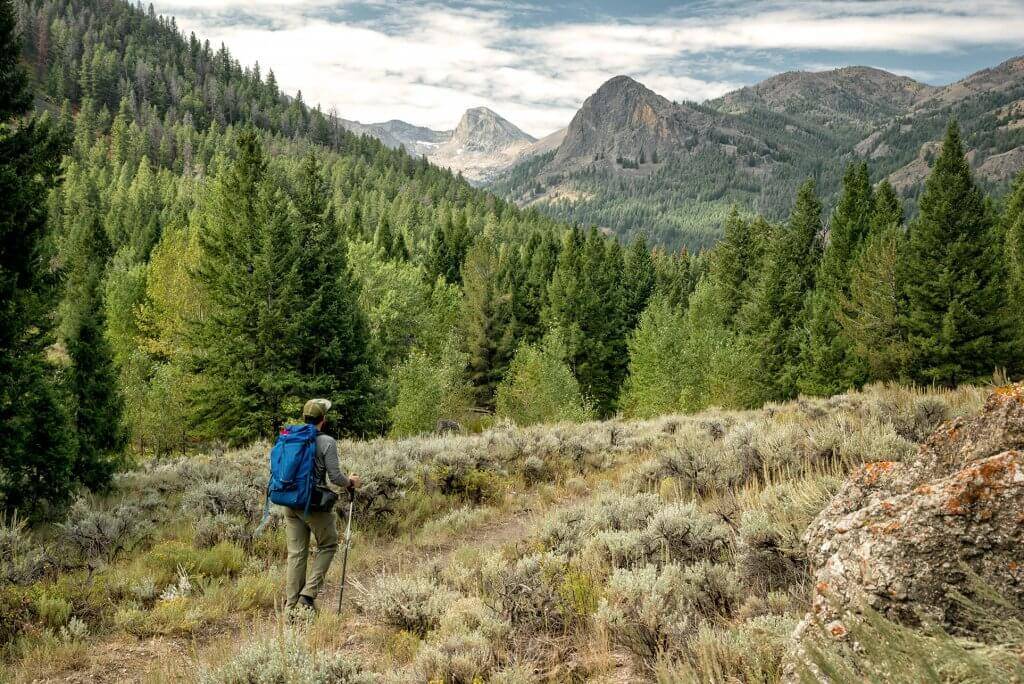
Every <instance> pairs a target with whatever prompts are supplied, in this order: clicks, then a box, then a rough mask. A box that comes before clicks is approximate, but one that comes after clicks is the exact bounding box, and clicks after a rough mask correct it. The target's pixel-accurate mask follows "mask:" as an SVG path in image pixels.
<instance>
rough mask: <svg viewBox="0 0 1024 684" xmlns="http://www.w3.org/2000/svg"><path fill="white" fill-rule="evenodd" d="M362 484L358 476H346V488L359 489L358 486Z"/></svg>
mask: <svg viewBox="0 0 1024 684" xmlns="http://www.w3.org/2000/svg"><path fill="white" fill-rule="evenodd" d="M361 484H363V481H362V479H361V478H360V477H359V476H358V475H349V476H348V486H349V487H350V488H352V489H359V485H361Z"/></svg>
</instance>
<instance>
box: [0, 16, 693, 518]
mask: <svg viewBox="0 0 1024 684" xmlns="http://www.w3.org/2000/svg"><path fill="white" fill-rule="evenodd" d="M14 8H15V9H16V11H17V15H16V17H15V18H16V21H17V24H16V25H15V26H11V27H9V29H10V30H11V31H12V34H11V35H12V36H16V35H18V34H20V35H21V36H22V37H23V38H24V40H23V41H22V50H23V52H22V57H23V59H22V61H23V64H24V66H25V67H27V71H28V72H29V74H30V75H31V76H32V77H33V80H32V82H34V84H35V93H36V97H35V102H36V109H37V111H43V112H47V113H48V115H49V118H50V120H51V121H52V124H49V126H50V128H51V129H52V132H53V134H54V135H53V139H54V141H55V144H60V143H61V141H63V143H64V144H65V147H64V156H63V159H62V161H61V167H60V173H59V177H58V179H59V180H60V181H61V182H60V183H59V184H57V185H55V187H54V189H53V190H52V191H50V192H49V195H48V196H47V197H45V201H43V198H39V203H40V204H41V205H45V208H46V209H47V214H48V231H47V234H48V235H49V236H50V237H48V238H46V239H45V241H44V242H43V243H40V244H41V245H42V247H41V249H42V248H45V253H42V252H41V253H40V256H39V259H38V260H35V261H33V262H32V263H31V267H33V268H37V269H43V270H44V271H46V273H45V274H43V275H45V277H46V279H48V280H51V281H56V284H57V287H56V288H51V289H49V290H48V291H47V295H48V296H49V297H51V300H50V302H51V304H50V306H52V307H53V309H54V311H55V314H56V315H55V316H51V317H48V318H47V319H46V320H47V321H52V322H53V323H54V325H53V326H52V333H51V334H48V335H46V336H45V339H44V338H43V337H40V338H38V344H42V345H44V346H45V347H46V348H47V350H48V351H47V357H48V359H49V361H48V368H50V372H51V373H52V374H54V377H53V380H54V387H55V389H56V391H58V392H59V393H60V394H61V395H62V397H63V399H62V401H61V402H60V403H61V405H65V406H67V407H68V412H69V415H68V419H69V421H70V422H71V424H72V425H73V426H74V427H73V428H71V427H69V428H68V433H69V434H78V435H79V436H80V439H81V441H82V446H83V447H85V446H86V445H88V453H89V454H91V455H90V456H89V457H88V459H87V460H90V461H95V462H96V463H104V464H107V465H105V466H104V467H103V469H102V470H103V473H104V474H101V475H98V476H97V478H95V481H87V482H85V483H86V484H90V485H101V484H102V482H103V481H104V480H105V479H106V478H107V477H109V473H110V469H111V467H114V466H115V461H116V460H117V459H118V457H117V454H119V453H120V452H121V451H122V449H123V447H124V446H125V444H126V441H127V443H128V445H130V446H131V448H132V450H134V451H135V452H138V453H157V454H159V453H166V452H168V451H171V450H175V449H182V448H185V447H186V446H187V445H188V444H191V443H194V442H195V441H196V440H202V439H211V438H216V439H229V440H231V441H236V442H238V441H246V440H251V439H253V438H256V437H259V436H263V435H266V434H268V433H270V432H271V431H272V430H273V429H274V428H275V426H276V425H279V424H280V423H281V421H282V420H284V418H285V417H286V416H289V415H292V414H293V413H294V411H295V410H297V407H298V406H299V405H300V399H301V398H302V397H304V396H306V395H309V394H330V395H331V396H332V397H336V398H337V401H336V403H337V405H338V406H339V407H340V408H341V413H340V416H339V417H340V420H339V421H338V422H339V424H338V426H337V427H338V429H339V430H340V431H341V432H343V433H345V434H373V433H380V432H382V431H386V430H388V429H389V427H392V428H394V429H395V430H398V431H402V432H416V431H420V430H424V429H430V428H432V427H433V425H434V422H435V421H436V420H437V419H438V418H440V417H448V418H457V419H470V418H472V414H471V413H469V411H470V410H471V409H474V408H476V407H481V408H484V409H488V408H491V407H493V406H494V403H495V391H496V387H497V385H498V383H499V382H500V380H501V379H502V377H503V376H504V374H505V373H504V372H505V369H506V368H507V367H508V365H509V364H510V363H511V361H512V357H513V355H514V353H515V351H516V349H517V348H518V346H519V343H520V342H521V341H527V342H538V343H539V340H540V338H541V337H542V333H543V330H544V329H545V326H544V324H542V321H541V319H542V315H541V314H542V309H549V308H551V307H549V306H548V302H549V299H552V297H553V301H554V302H556V303H555V304H552V305H551V306H556V305H558V304H557V301H558V297H557V296H555V295H551V296H549V293H548V288H547V285H548V282H549V281H550V280H551V279H552V274H553V273H554V271H555V270H556V268H557V267H558V265H559V254H560V251H561V245H562V232H563V230H564V229H563V227H561V226H559V225H558V224H556V223H554V222H552V221H550V220H549V219H546V218H543V217H541V216H540V215H538V214H535V213H529V212H527V213H524V212H521V211H519V210H517V209H516V208H515V207H514V206H512V205H509V204H506V203H505V202H502V201H500V200H497V199H495V198H494V197H493V196H491V195H488V194H486V193H484V192H481V191H477V190H474V189H472V188H471V187H469V186H468V185H467V184H466V183H465V182H463V181H462V180H460V179H458V178H456V177H453V176H452V175H451V174H449V173H447V172H445V171H442V170H439V169H437V168H435V167H433V166H431V165H429V164H428V163H427V162H425V161H423V160H414V159H412V158H411V157H409V156H408V155H406V154H405V153H404V152H401V151H395V150H389V149H387V148H385V147H384V146H383V145H381V144H380V143H379V142H377V141H375V140H373V139H371V138H368V137H361V138H360V137H356V136H353V135H351V134H349V133H347V132H346V131H345V130H344V129H343V128H342V127H341V126H340V125H339V124H338V122H337V121H336V120H335V119H333V118H332V117H329V116H326V115H324V114H323V113H322V112H321V111H320V110H319V109H317V108H310V107H308V106H307V105H305V104H304V103H303V102H302V98H301V94H299V95H297V96H296V97H294V98H292V97H288V96H286V95H284V94H283V93H281V92H280V91H279V89H278V88H277V85H276V83H275V79H274V75H273V72H272V70H267V72H266V75H265V76H264V75H263V73H262V72H261V69H260V68H259V67H258V66H255V65H254V66H252V67H243V66H241V65H240V64H239V63H238V62H237V61H236V60H234V59H233V58H232V57H231V55H230V53H229V52H228V50H227V49H226V48H225V47H223V46H221V47H220V48H219V49H216V50H215V49H213V48H212V47H211V46H210V45H209V44H208V43H202V42H200V41H199V40H198V39H197V38H196V37H194V36H191V37H189V38H185V37H184V36H182V35H180V33H179V32H178V31H177V30H176V28H175V25H174V22H173V20H172V19H166V18H162V17H157V16H155V15H154V14H153V12H152V11H151V10H150V11H149V12H146V11H143V10H142V9H141V7H132V6H130V5H127V4H125V3H121V2H90V1H88V0H83V1H77V0H76V1H75V2H28V3H17V4H16V5H15V6H14ZM13 46H14V44H13V43H9V47H13ZM54 149H59V148H54ZM42 208H44V207H43V206H40V207H38V208H37V209H42ZM40 215H41V214H40ZM574 240H575V242H572V243H571V244H572V245H573V246H574V249H573V250H570V252H572V254H573V259H572V260H571V261H569V262H567V264H566V265H565V266H563V267H562V269H563V270H564V271H566V273H565V276H564V277H565V278H568V279H570V280H572V279H576V278H587V279H591V280H592V281H593V285H590V284H588V285H587V287H591V286H592V287H594V288H598V287H604V288H612V289H614V290H615V291H614V292H611V291H608V290H607V289H606V290H604V291H598V290H594V291H593V294H594V298H593V300H592V301H591V304H590V306H589V308H580V307H577V306H575V305H573V303H572V302H573V298H577V297H581V296H584V295H583V294H581V291H580V289H579V288H578V287H576V285H575V284H567V285H566V288H565V292H564V295H563V297H564V300H563V304H562V306H564V307H565V308H566V310H567V311H568V312H569V313H568V314H567V315H568V316H570V317H572V320H571V321H569V322H573V321H577V320H580V321H584V320H590V319H588V318H587V317H592V319H593V320H595V321H600V324H599V325H602V326H605V329H606V332H604V333H601V334H600V335H595V334H591V335H588V336H586V338H585V339H583V338H582V337H579V336H577V338H576V339H573V340H570V341H569V344H571V345H572V346H571V348H570V349H569V353H571V354H572V355H573V358H574V360H576V361H577V363H578V364H579V365H578V368H577V371H578V375H579V377H580V380H581V382H582V383H583V388H584V391H585V392H586V394H587V395H588V396H594V397H598V398H599V399H598V401H599V409H600V410H601V411H603V412H607V411H610V410H611V409H612V406H613V399H614V396H615V394H616V392H617V386H618V385H617V384H616V383H620V382H621V378H622V375H623V373H624V368H625V358H624V356H623V354H622V350H623V349H624V347H625V337H626V334H627V332H628V329H627V328H626V327H625V325H624V323H623V321H624V320H625V318H626V317H627V316H628V317H629V318H630V320H635V319H636V317H637V316H638V315H639V311H640V310H641V309H642V307H643V305H644V303H645V299H646V296H647V295H648V294H649V293H650V288H651V287H653V280H654V279H655V274H654V270H652V271H651V272H650V273H647V274H646V275H647V276H650V278H651V282H648V281H647V280H645V281H644V282H643V283H641V285H639V287H641V289H642V291H640V292H639V293H638V294H636V295H631V296H630V298H629V301H630V306H631V307H632V308H631V309H630V310H629V311H628V312H627V311H626V309H625V308H624V307H625V304H624V301H625V295H624V294H623V292H622V291H621V288H623V287H624V286H623V279H622V277H621V271H622V269H623V268H624V265H625V263H626V261H627V259H626V257H625V256H624V255H623V253H622V251H621V250H620V249H619V246H618V244H617V243H615V242H613V241H608V240H605V239H603V238H602V237H600V236H599V235H597V234H596V233H592V234H591V235H590V236H589V237H586V236H584V235H583V234H576V236H575V238H574ZM584 242H585V243H586V254H585V258H584V254H583V251H584ZM640 251H641V252H642V253H643V254H644V256H645V259H646V260H645V264H647V265H648V266H650V267H651V269H656V270H657V272H658V275H657V277H658V278H660V280H661V281H662V282H664V283H665V287H664V289H665V291H666V292H672V293H673V295H672V296H674V297H679V296H681V293H683V292H685V291H686V290H687V288H688V287H689V286H688V285H687V284H686V283H687V282H688V273H689V270H688V269H689V259H688V258H687V257H686V256H685V255H682V256H678V257H669V256H661V257H658V258H657V259H655V260H654V261H652V260H650V259H649V258H647V256H648V255H647V252H646V249H642V250H640ZM12 258H14V257H12ZM464 262H465V263H464ZM601 283H603V285H602V284H601ZM41 320H42V319H39V318H38V317H37V320H36V323H37V324H38V323H40V322H41ZM545 320H547V319H545ZM584 324H585V326H586V328H587V329H591V326H590V324H589V323H584ZM48 327H49V326H48ZM612 350H615V351H614V353H613V351H612ZM543 359H544V360H546V359H547V357H543ZM558 363H562V361H561V360H560V359H559V360H558ZM588 369H589V370H588ZM600 383H611V384H609V386H608V387H607V388H605V387H598V384H600ZM15 386H16V383H13V382H12V383H11V384H9V385H7V386H6V388H5V391H7V390H10V391H13V390H14V389H15ZM12 401H13V395H10V394H8V395H7V398H6V399H5V402H12ZM581 401H582V399H581ZM588 405H589V404H588ZM581 410H582V409H581ZM76 428H77V429H76ZM67 447H68V452H65V453H70V451H71V450H73V448H72V447H71V446H70V445H67ZM70 458H71V457H70V456H69V455H66V456H62V457H61V458H59V459H51V460H52V461H53V462H54V463H55V464H57V463H61V462H62V459H70ZM80 458H84V457H80ZM5 467H10V468H15V467H17V466H16V464H11V465H5ZM53 467H54V468H55V469H54V470H52V471H50V472H51V473H57V472H61V473H63V472H66V471H65V470H64V468H66V467H67V466H66V464H64V465H60V467H59V468H60V469H56V468H57V466H56V465H54V466H53ZM73 484H74V478H73V477H69V476H64V475H61V476H60V477H58V478H55V482H54V487H55V489H54V491H53V492H52V496H53V497H58V498H59V497H60V496H61V495H62V492H63V491H65V490H66V489H67V488H68V487H70V486H72V485H73ZM49 496H50V494H48V495H47V496H46V497H40V505H42V504H43V503H44V502H45V500H46V499H47V498H49ZM17 505H19V503H18V502H17V501H15V500H6V503H5V505H4V507H5V508H10V507H12V506H17Z"/></svg>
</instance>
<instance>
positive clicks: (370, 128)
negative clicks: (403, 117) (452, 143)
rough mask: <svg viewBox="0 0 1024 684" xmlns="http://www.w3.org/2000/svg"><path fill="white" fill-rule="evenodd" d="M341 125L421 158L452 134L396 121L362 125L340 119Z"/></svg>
mask: <svg viewBox="0 0 1024 684" xmlns="http://www.w3.org/2000/svg"><path fill="white" fill-rule="evenodd" d="M341 125H342V126H344V127H345V128H346V129H348V130H349V131H351V132H352V133H355V134H357V135H369V136H372V137H374V138H377V139H378V140H380V141H381V142H382V143H384V144H385V145H387V146H388V147H390V148H392V149H398V148H399V147H405V150H406V152H408V153H409V154H413V155H416V156H421V157H422V156H425V155H427V154H430V152H432V151H433V150H434V148H436V147H437V146H438V145H440V144H441V143H443V142H444V141H445V140H447V139H448V138H449V137H450V136H451V134H452V132H451V131H435V130H433V129H430V128H427V127H425V126H414V125H413V124H409V123H406V122H404V121H399V120H398V119H392V120H391V121H385V122H384V123H376V124H363V123H359V122H358V121H349V120H348V119H341Z"/></svg>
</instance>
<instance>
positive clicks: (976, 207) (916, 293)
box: [901, 121, 1007, 385]
mask: <svg viewBox="0 0 1024 684" xmlns="http://www.w3.org/2000/svg"><path fill="white" fill-rule="evenodd" d="M920 209H921V213H920V215H919V216H918V217H917V219H916V220H915V221H914V222H913V223H912V224H911V226H910V229H909V231H908V241H907V249H906V251H905V254H904V256H905V258H904V260H903V263H902V265H901V271H902V276H901V281H902V288H903V296H904V297H905V298H906V310H905V312H904V313H903V316H902V323H903V325H904V326H905V328H906V330H907V335H908V341H909V343H910V345H911V347H912V349H913V350H914V352H913V356H912V358H911V359H910V366H909V369H908V370H909V375H910V378H911V379H913V380H915V381H917V382H923V383H939V384H943V385H954V384H956V383H959V382H968V381H974V380H979V379H981V378H984V377H988V376H990V375H991V373H992V371H993V370H994V369H995V368H997V367H999V366H1001V365H1002V364H1005V363H1006V360H1007V347H1006V334H1005V333H1006V330H1005V317H1004V316H1005V303H1006V298H1005V297H1006V296H1005V291H1004V289H1003V268H1002V265H1003V264H1002V254H1001V249H1000V246H999V245H998V244H997V241H996V239H995V232H994V228H993V225H992V219H991V216H990V213H989V211H988V210H987V208H986V206H985V201H984V197H983V196H982V193H981V190H980V189H979V188H978V187H977V185H975V183H974V179H973V178H972V177H971V170H970V166H969V165H968V163H967V160H966V159H965V157H964V148H963V143H962V142H961V138H960V129H959V127H958V126H957V124H956V122H955V121H953V122H950V124H949V128H948V129H947V131H946V138H945V141H944V142H943V145H942V152H941V153H940V154H939V156H938V158H937V159H936V161H935V165H934V167H933V169H932V172H931V175H929V177H928V180H927V181H926V183H925V190H924V194H923V195H922V197H921V203H920Z"/></svg>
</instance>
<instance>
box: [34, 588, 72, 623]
mask: <svg viewBox="0 0 1024 684" xmlns="http://www.w3.org/2000/svg"><path fill="white" fill-rule="evenodd" d="M35 612H36V614H37V615H38V616H39V619H40V620H42V621H43V623H44V624H45V625H46V626H47V627H49V628H51V629H60V628H61V627H63V626H64V625H66V624H67V623H68V620H69V619H71V603H70V602H68V601H66V600H64V599H63V598H60V597H56V596H47V595H46V594H42V595H40V596H38V597H37V598H36V601H35Z"/></svg>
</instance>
